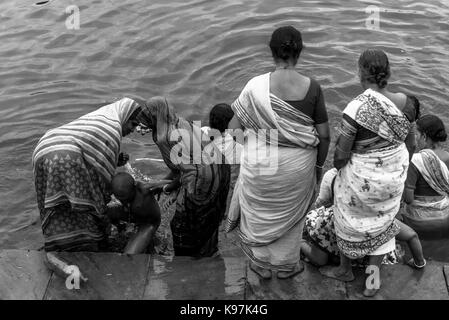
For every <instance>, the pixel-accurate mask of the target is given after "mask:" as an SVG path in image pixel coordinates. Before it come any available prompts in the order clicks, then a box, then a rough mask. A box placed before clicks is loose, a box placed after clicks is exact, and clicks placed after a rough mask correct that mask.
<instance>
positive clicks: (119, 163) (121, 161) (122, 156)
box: [117, 152, 129, 167]
mask: <svg viewBox="0 0 449 320" xmlns="http://www.w3.org/2000/svg"><path fill="white" fill-rule="evenodd" d="M128 161H129V154H127V153H124V152H120V154H119V155H118V161H117V166H118V167H123V166H124V165H125V164H126V163H127V162H128Z"/></svg>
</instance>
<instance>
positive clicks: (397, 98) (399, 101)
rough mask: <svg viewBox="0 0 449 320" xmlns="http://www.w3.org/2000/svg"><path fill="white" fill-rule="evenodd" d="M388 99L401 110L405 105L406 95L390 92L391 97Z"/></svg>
mask: <svg viewBox="0 0 449 320" xmlns="http://www.w3.org/2000/svg"><path fill="white" fill-rule="evenodd" d="M388 98H389V99H390V100H391V101H393V102H394V104H395V105H396V106H398V108H399V109H401V110H402V109H404V107H405V106H406V105H407V95H406V94H405V93H402V92H391V97H388Z"/></svg>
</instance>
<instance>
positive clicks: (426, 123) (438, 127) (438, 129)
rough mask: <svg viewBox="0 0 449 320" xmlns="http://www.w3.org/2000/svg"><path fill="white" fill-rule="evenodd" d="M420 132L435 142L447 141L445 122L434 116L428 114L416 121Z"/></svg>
mask: <svg viewBox="0 0 449 320" xmlns="http://www.w3.org/2000/svg"><path fill="white" fill-rule="evenodd" d="M416 127H417V129H418V131H419V132H421V133H424V134H425V135H426V136H427V137H429V138H430V139H431V140H432V141H433V142H442V141H446V139H447V133H446V128H445V127H444V123H443V121H441V119H440V118H438V117H437V116H435V115H433V114H426V115H425V116H422V117H421V118H420V119H419V120H418V121H416Z"/></svg>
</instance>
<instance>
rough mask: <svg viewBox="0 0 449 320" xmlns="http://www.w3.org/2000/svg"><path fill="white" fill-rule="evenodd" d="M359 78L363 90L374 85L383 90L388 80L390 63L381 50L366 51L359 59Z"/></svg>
mask: <svg viewBox="0 0 449 320" xmlns="http://www.w3.org/2000/svg"><path fill="white" fill-rule="evenodd" d="M358 64H359V77H360V83H361V84H362V86H363V88H365V89H366V88H368V86H370V85H376V86H377V88H378V89H383V88H385V87H386V86H387V84H388V79H389V78H390V75H391V73H390V62H389V61H388V57H387V55H386V54H385V52H383V51H382V50H378V49H367V50H365V51H364V52H363V53H362V54H361V55H360V57H359V62H358Z"/></svg>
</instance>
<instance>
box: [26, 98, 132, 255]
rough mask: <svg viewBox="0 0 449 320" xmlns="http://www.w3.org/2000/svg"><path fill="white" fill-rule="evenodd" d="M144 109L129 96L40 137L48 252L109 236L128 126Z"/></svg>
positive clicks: (38, 180)
mask: <svg viewBox="0 0 449 320" xmlns="http://www.w3.org/2000/svg"><path fill="white" fill-rule="evenodd" d="M138 108H139V105H138V104H137V103H136V102H135V101H134V100H132V99H129V98H123V99H121V100H119V101H117V102H115V103H112V104H109V105H107V106H104V107H102V108H100V109H98V110H96V111H94V112H91V113H88V114H86V115H84V116H82V117H80V118H78V119H77V120H74V121H72V122H70V123H68V124H66V125H63V126H61V127H58V128H56V129H52V130H49V131H47V133H46V134H45V135H44V136H43V137H42V138H41V139H40V140H39V142H38V144H37V146H36V148H35V150H34V153H33V172H34V179H35V188H36V193H37V204H38V208H39V212H40V216H41V221H42V230H43V234H44V238H45V249H46V250H66V249H73V248H74V247H76V246H77V245H79V246H80V247H83V246H84V244H86V243H87V244H88V245H89V246H91V244H92V245H93V246H95V243H98V242H99V241H102V240H103V239H104V238H105V237H106V235H105V231H104V226H102V222H101V221H102V219H103V214H104V212H105V211H106V208H107V207H106V205H107V203H108V202H109V200H110V190H109V189H110V187H109V184H110V182H111V180H112V176H113V174H114V171H115V168H116V164H117V160H118V155H119V152H120V143H121V138H122V125H123V124H124V123H125V122H126V121H127V120H128V119H129V117H130V116H131V115H132V114H133V113H134V112H137V111H138Z"/></svg>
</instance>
